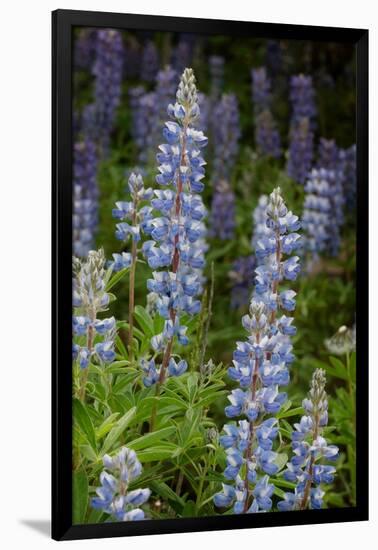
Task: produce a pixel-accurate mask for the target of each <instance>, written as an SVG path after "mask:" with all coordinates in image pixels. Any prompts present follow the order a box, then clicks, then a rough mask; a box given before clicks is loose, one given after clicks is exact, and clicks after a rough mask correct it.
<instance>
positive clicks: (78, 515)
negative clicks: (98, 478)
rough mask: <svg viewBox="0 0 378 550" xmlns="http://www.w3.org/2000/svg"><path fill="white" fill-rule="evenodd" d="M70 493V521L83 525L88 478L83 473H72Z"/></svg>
mask: <svg viewBox="0 0 378 550" xmlns="http://www.w3.org/2000/svg"><path fill="white" fill-rule="evenodd" d="M72 491H73V494H72V521H73V523H76V524H77V523H84V520H85V515H86V512H87V506H88V478H87V474H86V473H85V472H83V471H79V472H74V474H73V479H72Z"/></svg>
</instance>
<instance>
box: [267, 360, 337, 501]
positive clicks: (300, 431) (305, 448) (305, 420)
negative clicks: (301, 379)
mask: <svg viewBox="0 0 378 550" xmlns="http://www.w3.org/2000/svg"><path fill="white" fill-rule="evenodd" d="M325 383H326V377H325V372H324V371H323V370H322V369H316V370H315V371H314V374H313V376H312V380H311V387H310V391H309V394H308V398H306V399H304V400H303V403H302V406H303V408H304V409H305V411H306V414H305V415H304V416H302V418H301V420H300V422H299V423H297V424H294V428H295V429H294V431H293V433H292V449H293V456H292V458H291V461H290V462H288V463H287V469H286V470H285V472H284V478H285V479H286V480H287V481H290V482H292V483H293V482H294V483H296V489H295V492H294V493H289V492H288V493H285V497H284V500H283V501H281V502H279V503H278V509H279V510H282V511H287V510H298V509H300V510H304V509H306V508H308V507H310V508H312V509H319V508H321V507H322V502H323V496H324V491H323V490H322V488H321V487H320V485H322V484H330V483H332V482H333V479H334V474H335V472H336V468H335V467H334V466H331V465H326V464H323V463H319V461H321V460H324V459H328V460H331V461H334V460H336V459H337V457H338V448H337V447H336V445H328V443H327V441H326V439H325V438H324V437H323V436H322V435H321V434H322V431H323V428H324V427H325V426H326V424H327V420H328V412H327V409H328V399H327V394H326V392H325Z"/></svg>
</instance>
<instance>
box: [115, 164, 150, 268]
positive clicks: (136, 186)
mask: <svg viewBox="0 0 378 550" xmlns="http://www.w3.org/2000/svg"><path fill="white" fill-rule="evenodd" d="M128 191H129V193H130V195H131V201H129V202H127V201H118V202H116V208H114V209H113V212H112V213H113V217H114V218H116V219H117V220H127V221H122V222H121V223H118V224H117V225H116V233H115V235H116V238H117V239H119V240H120V241H124V242H127V241H128V240H129V239H131V241H132V242H134V243H137V242H139V241H140V240H141V232H144V233H146V234H149V233H151V231H152V225H151V223H152V207H151V206H143V207H141V203H142V202H143V201H149V200H151V198H152V196H153V190H152V189H151V188H148V189H146V188H145V187H144V184H143V178H142V176H141V175H140V174H134V173H133V172H132V173H131V175H130V177H129V180H128ZM129 222H130V223H129ZM137 253H138V250H137V248H136V247H134V248H133V249H132V254H130V253H126V252H123V253H122V254H113V258H114V261H113V262H112V263H111V266H112V268H113V270H114V271H119V270H121V269H124V268H125V267H130V266H131V265H132V264H134V263H135V261H136V259H137Z"/></svg>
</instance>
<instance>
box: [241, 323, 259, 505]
mask: <svg viewBox="0 0 378 550" xmlns="http://www.w3.org/2000/svg"><path fill="white" fill-rule="evenodd" d="M256 342H257V343H259V342H260V333H257V334H256ZM258 372H259V360H258V359H257V358H256V359H255V364H254V367H253V373H252V381H251V399H252V401H254V399H255V397H256V388H257V380H258ZM254 435H255V426H254V422H252V421H250V422H249V441H248V447H247V449H246V453H245V458H246V465H245V467H246V471H245V480H244V488H245V490H246V491H247V495H246V497H245V502H244V509H243V512H244V513H246V512H247V510H248V508H249V497H250V488H249V482H248V461H249V460H251V458H252V445H253V439H254Z"/></svg>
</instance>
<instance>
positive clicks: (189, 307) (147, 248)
mask: <svg viewBox="0 0 378 550" xmlns="http://www.w3.org/2000/svg"><path fill="white" fill-rule="evenodd" d="M168 114H169V115H170V116H171V118H172V119H173V121H172V122H171V121H170V122H166V124H165V128H164V132H163V135H164V137H165V139H166V143H164V144H162V145H160V147H159V153H158V155H157V160H158V162H159V174H158V176H157V177H156V181H157V183H159V184H160V185H161V186H162V187H163V189H157V190H155V191H154V194H155V198H154V199H153V200H152V201H151V205H152V206H153V207H154V208H155V210H157V211H158V212H160V216H159V217H157V218H155V219H154V220H152V222H151V225H152V228H153V229H152V231H151V237H152V239H153V240H151V241H147V242H145V243H144V245H143V251H144V254H145V256H146V258H147V261H148V264H149V266H150V267H152V268H153V269H154V270H155V271H154V272H153V274H152V275H153V278H152V279H150V280H149V281H148V289H149V290H150V291H152V292H156V293H157V294H158V296H159V297H158V299H157V302H156V307H157V311H158V313H159V314H160V315H161V316H162V317H163V318H164V319H165V325H164V330H163V332H162V333H161V334H158V335H157V336H155V337H154V338H153V339H152V342H151V343H152V347H153V348H154V350H155V351H157V352H162V353H163V361H162V364H161V367H159V368H155V366H154V365H151V363H149V364H148V366H146V365H143V367H144V370H145V373H146V377H145V379H144V382H145V384H146V385H150V384H153V383H157V392H159V391H160V385H161V384H162V383H163V382H164V380H165V377H166V375H167V371H168V373H169V374H171V375H173V376H177V375H179V374H181V373H182V372H184V370H186V368H187V365H186V362H185V361H183V362H179V364H178V365H176V363H175V360H174V359H173V358H171V353H172V347H173V342H174V339H175V338H177V340H178V342H179V343H180V344H182V345H185V344H187V343H188V337H187V336H186V330H187V328H186V326H184V325H182V324H181V316H182V314H183V313H187V314H189V315H194V314H196V313H198V312H199V310H200V306H201V304H200V301H199V300H196V295H197V294H198V293H199V292H200V289H201V277H200V276H199V274H198V271H197V270H198V269H202V268H203V266H204V246H203V244H204V243H203V237H204V235H205V225H204V223H203V218H204V216H205V213H206V210H205V207H204V205H203V202H202V200H201V198H200V196H199V195H198V193H201V192H202V190H203V188H204V184H203V182H202V179H203V177H204V172H205V170H204V165H205V161H204V159H203V158H202V155H201V149H202V148H203V147H204V146H205V145H206V144H207V138H206V137H205V136H204V135H203V133H202V131H200V130H197V129H195V128H194V124H195V122H196V121H197V120H198V117H199V114H200V112H199V107H198V101H197V89H196V85H195V78H194V74H193V71H192V69H185V71H184V73H183V75H182V77H181V80H180V84H179V87H178V90H177V94H176V103H175V104H174V105H169V107H168ZM168 367H169V368H168ZM157 372H158V375H157V374H156V373H157ZM152 424H153V421H152Z"/></svg>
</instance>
